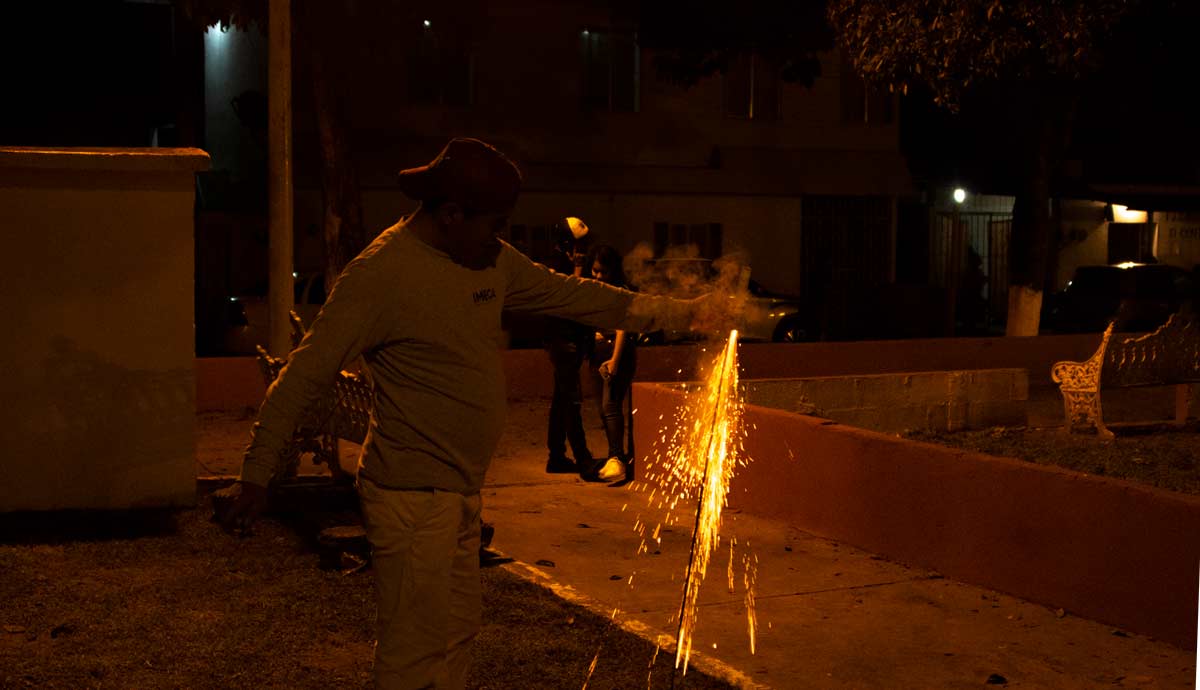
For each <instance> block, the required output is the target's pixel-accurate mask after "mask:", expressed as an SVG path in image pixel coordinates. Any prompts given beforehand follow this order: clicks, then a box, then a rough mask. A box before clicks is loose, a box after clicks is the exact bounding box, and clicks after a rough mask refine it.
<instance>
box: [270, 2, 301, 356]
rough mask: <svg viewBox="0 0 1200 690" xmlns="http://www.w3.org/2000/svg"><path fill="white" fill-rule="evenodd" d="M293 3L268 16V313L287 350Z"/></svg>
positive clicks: (275, 6) (280, 350) (275, 348)
mask: <svg viewBox="0 0 1200 690" xmlns="http://www.w3.org/2000/svg"><path fill="white" fill-rule="evenodd" d="M291 13H292V7H291V0H270V8H269V10H268V14H269V16H268V18H267V25H268V31H267V109H268V110H267V113H268V120H269V125H268V128H267V129H268V135H267V148H268V152H267V155H268V159H267V177H268V180H269V181H268V185H269V186H268V189H269V191H268V195H269V198H268V202H267V203H268V210H267V213H268V218H269V219H268V226H267V236H268V245H269V246H268V260H267V313H268V319H269V322H270V336H269V340H270V350H271V354H273V355H275V356H277V357H280V356H283V355H286V354H287V353H288V351H289V350H290V349H291V341H290V340H289V337H288V334H289V332H290V330H291V327H290V325H289V324H288V312H289V311H291V309H292V305H293V304H294V303H295V297H294V296H293V292H292V291H293V279H292V271H293V270H294V269H293V261H292V254H293V250H292V244H293V242H294V235H293V232H292V19H291Z"/></svg>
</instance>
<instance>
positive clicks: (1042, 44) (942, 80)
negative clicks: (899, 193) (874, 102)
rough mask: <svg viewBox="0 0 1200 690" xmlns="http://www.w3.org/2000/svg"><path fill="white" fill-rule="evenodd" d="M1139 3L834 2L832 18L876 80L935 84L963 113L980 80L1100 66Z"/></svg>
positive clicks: (942, 98) (860, 65)
mask: <svg viewBox="0 0 1200 690" xmlns="http://www.w3.org/2000/svg"><path fill="white" fill-rule="evenodd" d="M1139 1H1140V0H889V1H888V2H879V1H878V0H830V1H829V8H828V16H829V21H830V23H831V24H832V25H833V26H834V28H835V29H836V30H837V32H838V35H839V43H840V44H841V47H842V48H843V50H844V51H845V53H846V55H847V57H848V58H849V59H850V61H851V63H852V64H853V65H854V66H855V68H856V69H857V70H858V72H859V73H860V74H862V75H863V77H864V78H865V79H867V80H868V81H870V82H873V83H877V84H880V85H886V86H889V87H893V88H896V89H899V90H900V91H902V92H905V93H907V91H908V89H909V88H910V87H913V86H922V87H924V88H926V89H928V90H929V92H930V93H932V95H933V99H934V101H935V102H937V103H939V104H941V105H944V106H946V107H948V108H951V109H955V108H957V107H958V104H959V102H960V101H961V99H962V96H963V93H964V91H965V90H966V89H968V88H970V87H971V86H972V85H975V84H977V83H979V82H988V81H1022V80H1030V81H1039V82H1043V81H1050V82H1054V81H1060V80H1074V79H1078V78H1080V77H1083V76H1085V75H1087V74H1088V73H1090V72H1091V71H1093V70H1095V69H1098V68H1099V67H1100V65H1101V64H1102V62H1103V60H1102V54H1103V51H1102V48H1103V45H1104V43H1105V40H1106V38H1107V37H1108V36H1109V35H1110V33H1111V32H1112V30H1113V28H1114V27H1115V26H1116V25H1118V24H1119V23H1120V21H1121V20H1122V19H1123V18H1124V17H1125V16H1126V15H1127V14H1128V13H1129V12H1130V11H1131V10H1132V9H1133V8H1134V7H1135V6H1136V5H1137V4H1139Z"/></svg>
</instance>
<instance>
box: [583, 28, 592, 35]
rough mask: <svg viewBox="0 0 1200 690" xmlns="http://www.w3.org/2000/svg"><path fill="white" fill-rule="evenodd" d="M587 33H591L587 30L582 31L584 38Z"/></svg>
mask: <svg viewBox="0 0 1200 690" xmlns="http://www.w3.org/2000/svg"><path fill="white" fill-rule="evenodd" d="M589 33H591V32H590V31H588V30H587V29H584V30H583V35H584V36H587V35H588V34H589Z"/></svg>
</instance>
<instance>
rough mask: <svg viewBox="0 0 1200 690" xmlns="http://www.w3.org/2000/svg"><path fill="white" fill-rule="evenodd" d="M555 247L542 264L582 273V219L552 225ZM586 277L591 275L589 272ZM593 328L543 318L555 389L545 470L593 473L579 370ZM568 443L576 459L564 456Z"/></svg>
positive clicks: (587, 476) (590, 344)
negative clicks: (584, 420) (584, 422)
mask: <svg viewBox="0 0 1200 690" xmlns="http://www.w3.org/2000/svg"><path fill="white" fill-rule="evenodd" d="M552 232H553V233H554V251H553V253H552V254H551V256H550V258H549V259H548V260H547V262H546V265H547V266H549V267H550V268H551V269H553V270H554V271H557V272H559V273H562V274H564V275H574V276H580V275H584V265H583V264H584V259H585V254H584V251H583V249H584V245H585V243H586V242H587V239H588V226H587V223H584V222H583V220H581V219H579V218H576V217H573V216H572V217H568V218H564V219H562V220H560V221H559V222H557V223H555V224H554V227H553V229H552ZM589 277H590V276H589ZM594 332H595V329H593V328H591V327H590V326H586V325H584V324H581V323H578V322H576V321H571V320H569V319H559V318H550V319H547V320H546V328H545V334H546V335H545V345H546V352H547V354H548V355H549V357H550V366H551V368H552V369H553V381H554V390H553V393H552V394H551V396H550V411H549V416H548V419H547V423H546V449H547V451H548V454H547V458H546V472H547V473H550V474H575V473H578V474H579V475H580V476H581V477H583V478H584V479H590V478H593V477H594V473H593V472H592V470H593V465H594V464H595V460H594V459H593V458H592V453H591V451H590V450H588V445H587V434H586V433H585V432H584V429H583V414H582V408H583V388H582V386H581V382H580V369H581V368H582V366H583V363H584V362H585V361H586V360H587V359H588V357H589V356H590V355H591V352H592V349H593V347H594V345H595V343H594V339H593V337H592V334H593V333H594ZM568 445H570V447H571V455H572V456H574V460H572V459H571V458H568V457H567V446H568Z"/></svg>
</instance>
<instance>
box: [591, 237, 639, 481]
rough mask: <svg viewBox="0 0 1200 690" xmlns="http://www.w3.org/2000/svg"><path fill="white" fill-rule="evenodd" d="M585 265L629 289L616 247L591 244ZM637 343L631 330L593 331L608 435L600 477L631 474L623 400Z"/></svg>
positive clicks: (596, 276) (603, 278)
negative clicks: (606, 454) (606, 452)
mask: <svg viewBox="0 0 1200 690" xmlns="http://www.w3.org/2000/svg"><path fill="white" fill-rule="evenodd" d="M584 266H585V267H587V268H586V270H588V271H590V274H591V277H592V278H594V279H595V280H599V281H602V282H605V283H608V284H609V285H615V286H616V287H621V288H626V289H630V286H629V285H628V284H627V283H626V279H625V271H624V269H623V268H622V266H621V255H620V254H619V253H618V252H617V250H616V249H613V248H612V247H610V246H608V245H605V244H601V245H597V246H595V247H593V248H592V251H591V252H589V254H588V259H587V262H586V263H585V264H584ZM636 343H637V335H636V334H634V333H629V332H626V331H597V332H596V348H595V350H594V351H593V353H592V366H593V368H594V370H595V372H596V374H597V375H598V376H599V377H600V382H599V383H600V387H599V390H600V418H601V419H602V420H603V421H604V433H605V435H606V436H607V438H608V456H607V457H608V459H607V460H606V461H604V464H603V465H601V466H600V467H599V469H598V470H597V477H598V478H599V479H601V480H603V481H608V482H620V481H624V480H625V479H628V478H631V476H632V475H631V463H632V462H633V419H632V415H631V414H629V415H628V417H627V414H628V413H627V411H626V405H625V402H626V401H627V400H629V388H630V385H631V384H632V383H633V374H634V371H635V370H636V369H637V348H636Z"/></svg>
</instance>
